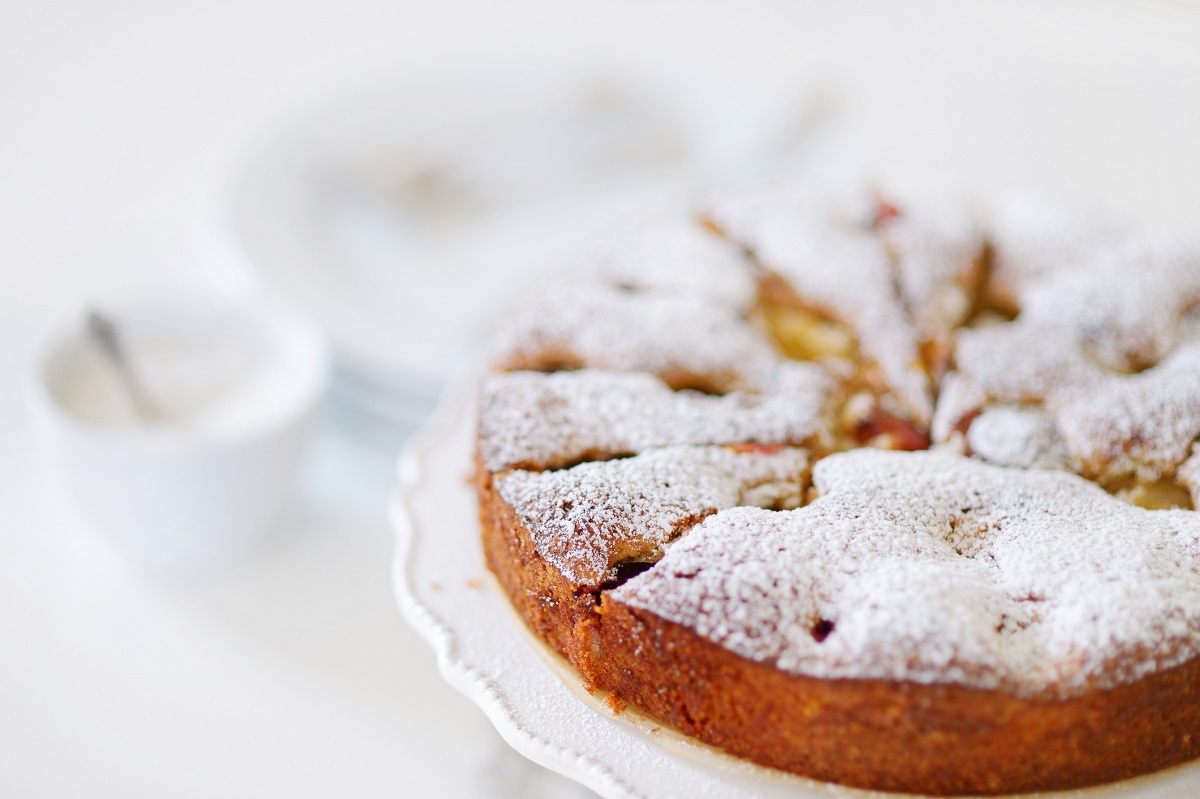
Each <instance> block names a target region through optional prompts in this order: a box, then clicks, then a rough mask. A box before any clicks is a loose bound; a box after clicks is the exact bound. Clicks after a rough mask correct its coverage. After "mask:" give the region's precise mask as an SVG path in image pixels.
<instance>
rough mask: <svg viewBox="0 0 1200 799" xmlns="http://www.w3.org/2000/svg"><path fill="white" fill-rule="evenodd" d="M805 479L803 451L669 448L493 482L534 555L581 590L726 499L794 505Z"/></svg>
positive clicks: (657, 548) (642, 556) (653, 555)
mask: <svg viewBox="0 0 1200 799" xmlns="http://www.w3.org/2000/svg"><path fill="white" fill-rule="evenodd" d="M807 478H808V457H807V455H806V453H805V452H804V450H801V449H793V448H783V449H780V450H778V451H768V452H759V451H738V450H736V449H731V448H723V447H692V446H684V447H669V448H666V449H659V450H651V451H649V452H645V453H643V454H641V455H637V456H635V457H632V458H625V459H622V460H612V461H601V462H595V463H584V464H580V465H579V466H575V467H573V468H570V469H566V470H563V471H556V472H526V471H517V472H512V473H510V474H508V475H505V476H502V477H500V478H498V479H497V481H496V488H497V490H498V491H499V492H500V496H501V497H503V498H504V500H505V501H506V502H508V503H509V504H510V505H511V506H512V507H513V508H514V509H515V510H516V512H517V514H518V515H519V516H520V518H521V522H522V523H523V524H524V525H525V527H526V528H527V529H528V530H529V532H530V534H531V536H532V538H533V543H534V546H535V547H536V548H537V551H538V554H539V555H541V556H542V557H543V558H544V559H545V560H546V561H547V562H548V563H550V564H551V565H553V566H554V567H555V568H557V569H558V570H559V571H560V572H561V573H562V574H563V575H564V576H565V577H567V579H569V580H571V581H572V582H574V583H575V584H576V585H577V586H579V587H580V588H582V589H587V590H592V589H595V588H598V587H599V586H600V584H601V583H603V582H605V581H606V580H611V579H613V578H615V577H616V575H617V571H616V566H617V564H619V563H622V562H630V561H635V562H645V563H653V562H654V561H656V560H658V559H659V557H661V556H662V552H663V548H664V547H665V546H666V544H667V543H668V542H670V541H671V540H672V539H674V538H675V537H676V536H678V535H679V534H681V533H682V532H684V531H685V530H686V529H687V528H688V527H690V526H691V525H694V524H696V523H698V522H699V521H700V520H701V519H703V518H704V517H705V516H707V515H709V514H711V513H714V512H715V511H717V510H720V509H722V508H730V507H734V506H736V505H744V504H763V505H768V506H773V507H795V506H797V505H799V504H800V499H801V496H802V494H803V491H804V488H805V485H806V483H807Z"/></svg>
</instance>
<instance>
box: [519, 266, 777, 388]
mask: <svg viewBox="0 0 1200 799" xmlns="http://www.w3.org/2000/svg"><path fill="white" fill-rule="evenodd" d="M499 351H500V353H501V355H500V358H499V366H500V367H501V368H503V369H535V370H542V369H561V368H582V367H593V368H598V369H620V370H627V371H636V372H649V373H650V374H655V375H658V376H659V377H661V378H663V379H664V380H666V381H667V382H668V383H670V384H671V385H672V386H673V387H675V388H698V389H701V390H704V391H710V392H714V393H726V392H729V391H736V390H739V389H750V390H755V389H758V388H760V387H761V386H762V382H763V379H764V377H765V376H766V375H767V374H768V373H769V372H770V371H771V368H772V367H773V366H774V364H776V363H777V362H779V361H780V360H781V356H780V355H779V354H778V352H777V351H776V349H775V347H774V346H773V345H772V344H771V342H769V341H768V340H767V339H766V338H764V337H763V336H762V335H760V334H759V333H758V332H757V331H755V330H754V329H753V328H752V327H751V326H750V325H748V324H746V322H745V320H744V319H743V318H742V317H741V315H740V314H739V313H738V312H737V311H736V310H735V309H733V308H731V307H729V306H728V305H724V304H719V303H715V302H712V301H710V300H708V299H706V298H704V297H702V296H697V295H694V294H669V293H662V292H654V291H636V290H629V289H627V288H621V287H617V286H611V285H607V284H604V283H600V282H594V283H586V282H580V281H578V280H575V281H570V282H560V283H555V284H553V285H551V286H548V287H546V288H545V289H543V290H541V291H539V292H537V293H536V294H535V295H534V296H533V297H531V298H530V300H529V301H528V302H527V303H526V306H525V307H524V308H522V309H520V310H519V311H518V312H517V314H516V315H515V317H514V319H513V321H512V323H511V324H510V325H509V326H508V328H507V330H506V332H505V335H504V336H503V337H502V339H501V341H500V347H499Z"/></svg>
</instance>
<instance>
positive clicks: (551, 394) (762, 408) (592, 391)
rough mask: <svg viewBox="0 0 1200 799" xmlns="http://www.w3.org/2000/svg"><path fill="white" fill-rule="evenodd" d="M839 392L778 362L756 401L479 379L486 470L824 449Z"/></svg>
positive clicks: (654, 385)
mask: <svg viewBox="0 0 1200 799" xmlns="http://www.w3.org/2000/svg"><path fill="white" fill-rule="evenodd" d="M835 390H836V386H835V384H834V381H833V380H832V378H830V377H829V375H828V374H827V373H826V372H825V371H824V370H823V369H821V368H820V367H819V366H816V365H814V364H805V363H784V364H780V365H779V366H778V368H777V369H776V370H775V372H774V373H773V375H772V376H771V378H770V380H769V381H768V385H767V387H766V389H765V390H764V391H763V392H762V393H761V394H752V393H745V392H736V393H733V394H727V395H725V396H721V397H714V396H709V395H704V394H698V393H696V392H691V391H680V392H675V391H671V390H670V389H669V388H668V387H667V386H666V385H665V384H663V382H662V381H660V380H658V379H657V378H655V377H653V376H651V375H646V374H637V373H623V372H610V371H604V370H599V369H584V370H581V371H577V372H557V373H554V374H542V373H538V372H512V373H507V374H498V375H492V376H489V377H488V378H487V379H486V380H484V383H483V387H482V391H481V400H480V416H479V452H480V457H481V459H482V461H483V465H484V468H486V469H487V470H489V471H492V472H500V471H504V470H506V469H512V468H524V469H535V470H541V469H554V468H559V467H561V466H566V465H571V464H574V463H578V462H580V461H584V460H598V459H605V458H612V457H617V456H622V455H632V454H635V453H638V452H642V451H644V450H647V449H650V448H652V447H662V446H668V445H671V444H745V443H758V444H792V445H799V446H808V447H814V448H816V449H817V450H819V451H827V450H828V449H829V447H830V446H831V442H832V433H831V430H830V425H831V422H830V416H831V414H832V408H831V401H832V399H833V397H834V392H835Z"/></svg>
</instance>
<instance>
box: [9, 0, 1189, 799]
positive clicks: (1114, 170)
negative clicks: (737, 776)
mask: <svg viewBox="0 0 1200 799" xmlns="http://www.w3.org/2000/svg"><path fill="white" fill-rule="evenodd" d="M1198 31H1200V10H1198V9H1197V7H1196V6H1195V5H1192V4H1186V3H1168V2H1141V3H1127V4H1114V3H1091V4H1088V6H1087V8H1086V10H1085V9H1082V8H1081V7H1079V6H1076V5H1074V4H1063V3H1035V2H1028V1H1026V2H1011V3H976V4H963V3H946V4H934V3H918V4H899V3H886V4H885V3H818V4H806V3H800V2H780V3H770V2H765V1H762V0H755V1H754V2H749V1H748V0H738V2H729V3H721V2H698V1H697V0H690V1H689V2H673V1H672V2H666V1H661V2H652V1H650V0H647V1H645V2H632V1H625V0H605V1H604V2H570V1H560V2H549V1H547V2H541V1H540V0H539V1H535V0H513V1H510V2H494V1H493V2H463V0H440V1H439V2H428V3H416V2H405V1H404V0H387V1H386V2H366V1H365V0H338V2H332V1H327V2H321V1H320V0H292V1H291V2H263V1H255V2H244V1H241V0H239V1H238V2H234V1H233V0H207V2H202V3H190V4H183V3H163V2H153V3H151V2H120V1H118V2H104V3H100V2H92V3H89V2H70V3H68V2H49V3H37V2H13V0H9V2H6V3H4V4H3V6H0V376H2V377H0V514H2V515H0V520H2V521H0V646H2V649H0V795H5V796H10V795H11V796H22V797H26V796H28V797H41V796H121V797H138V796H181V797H182V796H222V797H241V796H246V797H249V796H254V797H263V796H287V797H305V796H314V797H316V796H332V795H336V796H364V797H365V796H424V795H438V796H476V795H477V796H496V795H502V794H503V793H504V792H505V790H506V789H505V786H506V785H510V784H516V783H515V782H514V781H517V782H519V780H520V779H523V778H525V777H528V776H530V775H528V774H524V773H523V772H521V768H520V765H519V764H514V762H513V761H511V760H510V759H508V758H507V757H506V756H505V754H504V752H505V750H504V748H503V744H502V743H499V742H498V739H497V738H496V737H495V735H494V734H493V733H492V732H491V731H490V729H489V728H488V726H487V722H486V721H485V720H484V719H483V717H482V715H481V714H480V713H479V712H478V711H476V710H475V709H474V708H473V707H471V706H470V704H469V703H468V702H467V701H466V700H465V699H462V698H461V697H459V696H458V695H456V694H454V693H453V692H452V691H451V690H450V689H449V688H446V687H445V686H444V685H442V684H441V682H440V680H439V679H438V677H437V675H436V669H435V665H434V663H433V658H432V655H431V654H430V652H429V651H428V650H427V648H426V647H425V645H424V644H423V643H422V642H421V641H420V640H418V639H417V638H416V636H415V635H414V634H413V633H411V632H410V631H409V630H408V629H407V628H406V627H405V626H404V624H403V622H402V621H401V620H400V618H399V616H398V614H397V613H396V612H395V610H394V607H393V603H392V599H391V589H390V586H389V584H388V576H389V558H390V539H389V533H388V530H387V526H386V521H385V519H384V515H383V507H384V500H385V495H386V492H387V489H388V486H389V485H390V482H391V462H392V457H391V453H386V452H379V451H376V452H372V451H371V450H370V449H368V448H364V447H362V446H359V445H356V444H354V443H353V442H350V441H347V440H345V439H344V438H342V437H340V436H339V435H338V434H337V433H336V432H335V431H331V430H325V431H323V432H322V434H321V436H320V437H319V440H318V442H317V446H316V448H315V450H314V457H313V458H312V462H311V463H310V465H309V469H308V474H307V476H306V481H305V486H304V490H303V492H302V494H301V496H299V497H298V498H297V500H296V503H295V506H294V507H293V509H292V510H291V512H290V514H289V517H288V519H287V521H286V523H285V524H284V525H283V527H282V529H281V530H280V531H279V532H280V535H279V537H278V541H277V542H276V543H275V544H274V545H273V546H271V547H270V548H268V549H267V550H266V551H263V552H261V553H259V555H258V556H257V557H255V558H254V559H252V560H248V561H246V562H244V563H241V564H239V565H237V566H235V567H231V568H228V569H224V570H221V571H217V572H210V573H206V574H199V575H192V576H190V577H187V578H181V577H169V578H168V577H164V576H154V575H149V574H146V573H144V572H142V571H140V570H138V569H137V568H136V567H134V566H132V565H129V564H127V563H125V562H124V561H122V560H121V559H119V558H118V557H116V556H115V555H113V554H112V553H111V552H110V551H109V550H108V549H107V548H106V546H105V544H104V542H103V541H102V540H99V539H97V538H95V537H94V536H93V535H92V534H91V533H90V532H89V531H88V529H87V528H86V526H85V525H84V524H83V523H81V522H80V521H78V520H75V519H73V518H72V517H71V516H70V515H69V513H68V512H67V511H66V510H65V509H64V508H63V507H62V502H61V499H60V498H59V497H58V496H57V495H56V494H54V493H53V490H52V489H51V488H50V487H49V486H46V485H44V484H43V482H42V479H41V476H40V473H39V471H38V469H37V467H36V462H35V460H34V458H33V450H32V442H31V441H30V440H29V431H28V430H27V426H26V422H25V415H24V412H23V408H22V403H21V398H20V391H19V382H20V376H21V373H22V371H23V370H24V369H25V368H26V358H27V353H28V350H29V347H30V345H31V343H32V341H33V340H34V338H35V337H36V334H37V331H38V330H39V329H40V328H41V327H42V326H44V325H45V324H46V322H47V321H48V320H49V319H50V318H51V317H53V316H55V315H56V314H60V313H62V312H64V311H70V310H72V309H75V308H78V307H80V305H81V304H82V303H83V302H85V301H87V300H89V299H90V298H94V297H103V296H107V295H108V294H119V293H124V292H127V291H131V290H148V289H153V288H154V287H161V286H164V285H170V284H175V283H184V282H191V281H194V280H196V279H198V278H199V276H200V275H202V273H203V266H204V264H203V259H204V252H205V250H204V247H203V244H204V241H205V239H206V237H207V236H209V235H211V234H212V230H211V229H210V227H211V225H212V219H213V214H212V209H213V208H215V207H219V204H220V199H221V191H222V189H221V187H222V185H224V183H225V181H227V179H228V177H229V175H230V174H231V172H232V171H233V170H234V169H235V165H236V162H237V159H238V157H239V156H240V155H241V154H243V153H244V152H246V150H247V149H248V148H249V147H250V146H252V145H253V144H254V143H255V142H256V141H258V140H261V138H262V137H263V136H264V135H266V134H267V133H269V132H270V131H271V130H272V129H274V128H276V127H277V126H279V125H281V124H284V123H285V121H286V119H287V118H289V117H290V116H292V115H294V114H296V113H298V112H299V111H301V110H302V109H304V108H305V107H308V106H309V105H310V104H311V103H313V102H316V101H319V100H320V99H321V98H323V97H330V96H334V95H336V94H337V93H338V92H339V91H342V90H344V89H346V88H352V87H354V86H356V85H359V84H360V83H362V82H365V81H373V80H377V79H380V78H389V77H392V76H396V75H407V76H411V77H415V78H418V79H419V78H420V76H422V75H436V74H439V73H440V72H442V71H444V70H447V69H451V68H454V69H461V66H462V65H463V64H468V65H477V66H479V67H480V68H487V66H488V65H489V64H493V65H494V64H497V63H502V62H506V61H514V60H520V61H521V62H522V63H530V62H535V63H536V62H540V61H544V62H545V63H547V64H553V63H556V62H559V61H561V60H563V59H577V60H579V59H592V60H594V61H596V62H598V63H617V64H621V65H622V66H624V67H626V68H630V67H632V68H634V69H636V68H638V67H641V66H645V67H647V68H654V69H659V70H672V71H674V72H675V73H676V74H681V75H685V76H688V77H690V78H693V79H696V80H703V81H714V82H718V83H721V84H722V85H728V86H729V87H732V88H733V89H734V90H736V91H746V92H764V93H768V94H770V93H776V94H779V95H780V96H783V95H784V94H785V93H786V92H788V91H793V90H803V89H805V88H806V87H818V88H819V89H820V90H821V91H823V92H825V93H827V94H828V95H829V96H831V97H833V98H835V100H836V105H837V108H838V113H839V114H841V115H842V118H843V120H844V122H845V123H846V126H847V129H848V130H851V131H853V132H854V139H855V141H854V147H855V148H857V150H858V151H859V152H861V153H862V154H863V155H864V157H866V158H868V159H871V160H874V161H876V162H878V163H881V164H884V165H886V166H888V167H892V168H902V169H917V170H922V171H928V172H933V173H935V174H938V175H940V176H944V177H954V178H957V179H959V180H960V181H961V182H963V183H965V184H967V185H969V186H972V187H984V188H988V187H995V186H1002V185H1014V184H1015V185H1024V186H1028V187H1031V188H1034V189H1039V190H1043V191H1048V192H1051V193H1056V194H1061V195H1066V196H1068V197H1076V198H1081V199H1085V200H1089V201H1092V202H1097V203H1102V204H1107V205H1110V206H1114V207H1116V208H1118V209H1120V210H1123V211H1125V212H1127V213H1130V214H1132V215H1134V216H1137V217H1140V218H1142V219H1147V220H1154V221H1156V222H1158V223H1161V224H1163V225H1166V226H1168V227H1171V228H1174V229H1176V230H1178V231H1181V232H1183V233H1185V234H1188V235H1191V236H1193V237H1194V238H1200V156H1198V154H1197V143H1198V142H1200V47H1198V46H1197V45H1196V42H1197V41H1200V39H1198V38H1197V36H1198ZM547 68H552V67H547ZM545 785H546V786H547V787H546V790H550V788H552V787H553V786H550V785H548V784H545ZM559 787H560V788H561V786H559ZM534 790H535V789H533V788H526V789H523V791H524V794H525V795H533V792H534ZM520 793H521V791H520V790H518V791H517V794H520Z"/></svg>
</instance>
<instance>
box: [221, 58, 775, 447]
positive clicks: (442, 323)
mask: <svg viewBox="0 0 1200 799" xmlns="http://www.w3.org/2000/svg"><path fill="white" fill-rule="evenodd" d="M768 107H769V106H768V105H767V104H764V103H761V102H759V101H758V100H757V99H756V98H755V97H754V96H753V95H752V94H733V93H726V94H722V93H721V92H720V91H718V90H716V89H714V88H711V87H704V85H703V84H702V83H700V82H697V81H683V80H672V79H669V78H667V77H661V76H660V77H657V78H656V77H654V76H647V75H645V74H639V75H636V76H634V75H628V76H627V75H623V74H621V72H620V71H619V70H613V69H593V68H587V67H582V66H579V65H577V64H576V65H570V64H543V65H540V66H539V68H537V69H528V70H523V69H517V68H513V67H511V66H509V67H505V68H500V69H496V70H485V69H477V70H475V71H464V72H462V73H460V74H448V75H442V76H431V77H427V78H420V79H418V78H410V79H408V80H406V81H403V82H397V83H394V84H390V85H386V84H385V85H380V86H377V87H375V88H371V89H364V90H360V91H357V92H354V93H351V94H348V95H345V96H343V97H342V98H341V99H339V100H337V101H333V102H330V103H327V104H324V105H319V106H317V108H316V110H314V111H312V112H310V113H308V114H306V115H302V116H300V117H298V118H297V119H296V120H295V121H293V122H292V123H291V124H289V125H286V126H283V127H282V128H281V129H280V131H279V132H278V133H276V134H275V135H274V136H272V137H270V138H269V139H268V140H267V141H266V143H264V144H263V145H261V146H260V147H258V148H257V149H256V150H255V151H254V152H253V154H252V155H251V157H250V158H249V159H248V160H247V161H246V163H245V165H244V167H243V170H242V171H241V173H240V175H239V176H238V178H237V181H236V185H235V188H234V191H233V194H232V201H231V209H230V211H231V213H230V215H229V219H228V224H229V231H228V232H229V233H230V234H231V235H230V238H231V239H232V243H233V245H234V246H235V248H236V252H237V254H238V255H239V256H240V258H238V259H237V263H238V264H240V267H241V268H242V269H244V270H246V272H247V273H248V274H249V275H250V276H251V277H252V278H253V279H254V281H255V282H257V283H259V284H260V286H261V287H262V288H264V289H265V290H267V291H268V292H270V293H272V294H275V295H278V296H281V297H283V298H285V299H287V300H289V301H290V302H292V303H293V304H295V305H296V306H298V307H299V308H301V309H302V310H304V311H305V312H306V313H308V314H310V315H311V316H312V317H313V318H315V319H316V320H317V321H318V322H319V323H320V324H321V325H322V326H323V327H324V328H325V329H326V330H327V331H328V333H329V335H330V336H331V338H332V340H333V344H334V350H335V381H334V386H333V392H332V399H333V404H334V409H335V412H337V413H339V415H340V416H341V417H344V418H346V419H348V420H350V421H352V423H353V425H354V426H355V427H356V428H357V429H363V430H365V431H368V432H369V433H370V434H371V435H372V436H373V437H375V438H376V439H377V440H379V441H380V443H382V444H384V445H391V444H394V443H396V441H397V440H399V439H401V438H403V437H404V436H406V435H407V434H408V433H409V432H411V431H412V430H413V429H415V426H416V425H417V424H419V423H420V422H421V421H423V420H424V419H425V418H426V417H427V416H428V414H429V413H430V412H431V411H432V409H433V407H434V404H435V402H436V400H437V396H438V393H439V391H440V388H441V386H442V385H443V384H444V382H445V381H446V380H447V379H448V378H450V377H451V376H452V375H454V374H456V373H457V372H458V371H459V370H460V369H461V368H462V367H463V366H464V365H465V364H466V363H468V362H469V361H470V359H471V358H472V357H473V356H474V355H475V354H476V351H477V349H478V347H479V343H480V342H481V341H483V340H485V339H486V331H487V330H488V329H489V328H490V327H491V326H492V324H493V323H494V321H495V320H496V319H497V318H498V317H499V316H500V315H502V314H503V313H504V312H505V310H506V309H507V308H509V307H510V306H511V304H512V302H513V301H514V300H515V299H516V298H517V296H518V295H519V293H520V292H521V291H522V290H524V289H526V288H527V287H528V286H529V285H531V283H532V282H533V281H534V279H535V277H536V275H537V274H539V272H541V271H543V270H545V269H547V268H549V267H552V266H553V265H555V264H559V263H565V262H566V258H567V256H568V255H569V254H571V253H575V254H578V253H579V251H580V246H581V242H587V241H588V240H596V239H598V238H599V236H600V232H601V231H603V230H604V229H606V228H607V227H610V226H612V225H614V224H616V223H617V222H618V220H623V219H636V218H637V217H638V216H640V215H642V214H644V213H647V212H649V211H650V209H653V208H655V207H657V206H660V205H669V204H671V202H672V201H674V202H675V203H679V202H681V200H680V198H681V197H682V196H683V195H684V193H685V192H686V191H687V190H688V189H689V188H691V187H694V186H695V185H696V183H697V182H698V181H703V180H705V179H711V178H714V177H716V176H717V174H718V173H720V172H721V171H722V170H727V169H728V168H729V165H730V164H736V163H745V160H746V158H748V157H749V156H748V155H747V154H748V153H750V152H752V151H756V150H761V149H762V148H761V147H760V146H759V145H761V142H759V141H757V140H756V139H755V138H754V137H755V134H756V131H758V130H761V129H762V127H763V122H762V116H763V114H764V113H765V111H766V109H767V108H768Z"/></svg>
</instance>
